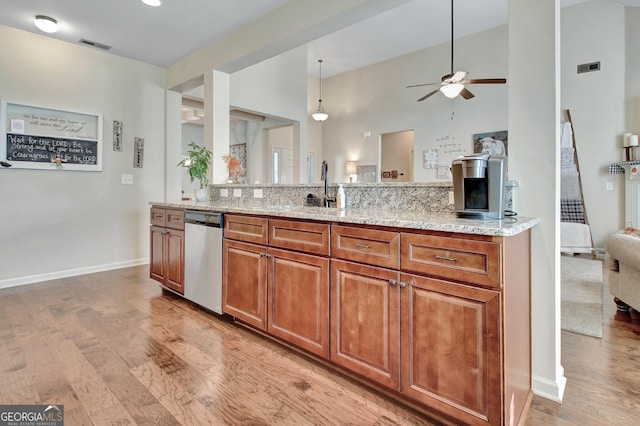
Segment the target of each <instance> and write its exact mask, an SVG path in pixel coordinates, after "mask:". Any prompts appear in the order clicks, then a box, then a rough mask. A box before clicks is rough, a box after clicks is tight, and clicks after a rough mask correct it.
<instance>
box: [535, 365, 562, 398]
mask: <svg viewBox="0 0 640 426" xmlns="http://www.w3.org/2000/svg"><path fill="white" fill-rule="evenodd" d="M560 368H561V372H560V378H559V379H558V381H553V380H549V379H548V378H546V377H540V376H536V375H535V374H534V375H533V376H532V378H531V381H532V387H533V393H534V394H535V395H537V396H541V397H542V398H546V399H550V400H551V401H555V402H558V403H562V397H563V396H564V388H565V386H566V385H567V378H566V377H565V376H564V368H562V367H560Z"/></svg>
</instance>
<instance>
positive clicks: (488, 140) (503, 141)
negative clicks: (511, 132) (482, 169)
mask: <svg viewBox="0 0 640 426" xmlns="http://www.w3.org/2000/svg"><path fill="white" fill-rule="evenodd" d="M508 148H509V141H508V137H507V130H500V131H497V132H487V133H476V134H475V135H473V152H474V153H480V154H492V155H493V154H497V155H508V153H507V152H508Z"/></svg>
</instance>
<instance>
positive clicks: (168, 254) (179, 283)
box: [164, 229, 184, 294]
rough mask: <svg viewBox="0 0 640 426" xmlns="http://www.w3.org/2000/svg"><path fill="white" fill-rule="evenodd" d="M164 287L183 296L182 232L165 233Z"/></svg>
mask: <svg viewBox="0 0 640 426" xmlns="http://www.w3.org/2000/svg"><path fill="white" fill-rule="evenodd" d="M164 244H165V265H166V269H165V271H166V277H165V285H166V286H167V287H169V288H171V289H173V290H175V291H177V292H178V293H180V294H184V231H178V230H175V229H166V231H165V240H164Z"/></svg>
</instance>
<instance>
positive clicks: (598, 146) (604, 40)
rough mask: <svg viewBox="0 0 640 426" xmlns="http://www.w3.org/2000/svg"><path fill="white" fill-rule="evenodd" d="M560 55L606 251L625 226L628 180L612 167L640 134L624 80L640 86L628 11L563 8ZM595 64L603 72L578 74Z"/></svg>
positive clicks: (588, 192) (565, 97)
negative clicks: (631, 59) (609, 186)
mask: <svg viewBox="0 0 640 426" xmlns="http://www.w3.org/2000/svg"><path fill="white" fill-rule="evenodd" d="M630 24H631V23H630ZM630 26H631V27H632V28H633V26H634V25H633V24H632V25H630ZM636 26H637V24H636ZM635 31H636V32H637V30H635ZM638 40H640V38H636V39H634V40H633V42H632V43H633V44H632V45H633V46H635V48H632V49H629V52H630V53H632V52H634V50H635V51H637V50H638V48H637V44H638ZM561 51H562V108H563V109H569V110H570V111H571V117H572V120H573V126H574V135H575V138H576V146H577V151H578V160H579V162H580V175H581V178H582V188H583V192H584V200H585V205H586V210H587V214H588V217H589V223H590V225H591V233H592V235H593V242H594V245H595V246H596V247H600V248H604V245H605V240H606V238H607V236H608V235H611V234H613V233H614V232H616V231H617V230H618V229H620V228H621V227H622V225H623V223H624V178H623V175H610V174H609V171H608V168H609V164H610V163H615V162H618V161H622V160H623V150H622V148H621V146H622V134H623V133H624V132H625V131H630V132H631V131H633V132H638V131H640V128H636V129H634V128H633V126H632V125H630V126H628V127H626V126H625V91H626V88H625V75H627V74H628V75H629V77H628V79H632V78H635V79H636V81H637V80H638V78H637V77H632V76H636V75H637V74H638V73H637V70H638V68H637V67H636V68H633V67H631V66H628V67H626V69H627V70H628V72H625V8H624V6H621V5H619V4H617V3H614V2H612V1H608V0H592V1H589V2H587V3H583V4H579V5H576V6H573V7H567V8H564V9H563V10H562V46H561ZM596 61H600V67H601V70H600V71H595V72H589V73H583V74H578V73H577V70H576V68H577V65H578V64H583V63H589V62H596ZM636 93H638V92H636ZM630 124H631V123H630ZM626 128H628V129H629V130H626ZM606 182H612V183H614V190H613V191H606V190H605V185H606Z"/></svg>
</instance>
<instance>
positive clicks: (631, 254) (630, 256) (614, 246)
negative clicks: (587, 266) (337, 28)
mask: <svg viewBox="0 0 640 426" xmlns="http://www.w3.org/2000/svg"><path fill="white" fill-rule="evenodd" d="M639 232H640V231H637V230H634V229H631V228H627V229H626V230H624V231H619V232H617V233H615V234H613V235H611V236H609V237H608V238H607V243H606V249H607V251H606V254H605V276H604V279H605V280H606V281H607V283H608V285H609V293H611V294H612V295H613V296H614V299H613V300H614V301H615V302H616V305H618V310H620V311H624V312H626V311H628V310H629V307H632V308H634V309H635V310H637V311H640V233H639Z"/></svg>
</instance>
